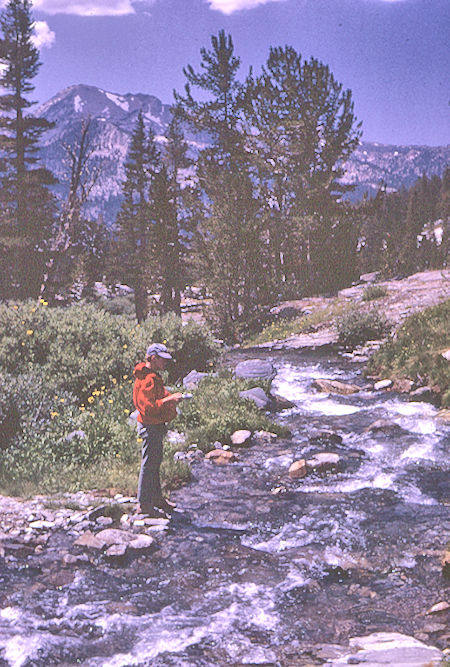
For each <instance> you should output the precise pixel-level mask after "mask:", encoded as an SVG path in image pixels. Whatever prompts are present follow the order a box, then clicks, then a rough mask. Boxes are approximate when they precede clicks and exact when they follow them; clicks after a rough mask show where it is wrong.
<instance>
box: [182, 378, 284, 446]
mask: <svg viewBox="0 0 450 667" xmlns="http://www.w3.org/2000/svg"><path fill="white" fill-rule="evenodd" d="M254 385H255V383H253V386H254ZM247 388H249V384H248V383H245V382H241V381H238V380H235V379H232V377H231V374H229V373H228V374H226V373H223V374H222V375H221V376H218V377H209V378H204V379H203V380H202V381H201V382H200V384H199V386H198V389H197V390H196V391H195V393H194V397H193V398H192V399H191V400H190V401H188V402H184V403H182V404H181V414H179V416H178V417H177V419H176V420H175V421H174V422H173V427H174V428H176V429H177V430H179V431H183V432H185V433H186V441H187V443H188V444H191V443H196V444H197V445H198V446H199V447H200V448H201V449H202V450H203V451H208V450H209V449H211V445H212V444H213V443H214V442H215V441H216V440H218V441H220V442H222V443H226V442H229V438H230V436H231V435H232V433H233V432H234V431H237V430H239V429H248V430H250V431H257V430H269V431H272V432H275V433H278V434H279V435H287V434H288V430H287V429H286V428H285V427H283V426H280V425H279V424H276V423H274V422H272V421H271V420H270V419H268V417H267V416H266V415H265V414H264V413H263V412H261V410H259V409H258V408H257V407H256V405H255V404H254V403H253V402H252V401H249V400H246V399H242V398H241V397H240V396H239V392H240V391H243V390H244V389H247Z"/></svg>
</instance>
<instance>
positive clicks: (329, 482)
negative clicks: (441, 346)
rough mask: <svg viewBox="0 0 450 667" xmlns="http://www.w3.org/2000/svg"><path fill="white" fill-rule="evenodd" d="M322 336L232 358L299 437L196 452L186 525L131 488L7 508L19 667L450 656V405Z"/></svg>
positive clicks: (11, 632)
mask: <svg viewBox="0 0 450 667" xmlns="http://www.w3.org/2000/svg"><path fill="white" fill-rule="evenodd" d="M428 292H429V293H430V290H428ZM419 300H420V299H419ZM318 334H320V332H316V333H313V334H312V338H311V337H310V338H309V339H308V341H307V344H305V345H300V341H298V340H297V341H296V342H295V344H292V341H291V342H289V341H287V342H284V344H283V343H282V342H281V341H280V342H277V343H275V344H274V345H272V346H271V348H270V349H264V348H263V349H261V348H258V349H253V350H246V351H242V350H235V351H233V352H232V353H230V355H229V357H228V364H229V365H230V366H232V367H234V368H236V370H237V372H238V373H240V372H244V373H249V374H253V375H255V374H256V375H257V376H258V377H260V376H263V377H266V378H270V379H271V380H272V387H271V396H265V395H263V394H264V392H262V390H260V391H258V392H257V393H256V394H254V395H253V397H252V396H248V398H250V399H251V400H254V401H255V402H257V404H258V405H259V407H260V409H262V410H267V409H270V410H272V411H275V413H276V418H277V419H278V420H279V421H280V422H281V423H283V424H284V425H286V426H287V427H288V428H289V429H290V432H291V436H290V437H288V438H276V437H275V436H274V435H273V434H270V433H266V432H257V433H251V432H245V431H244V432H238V433H236V434H234V436H233V437H232V438H231V439H230V442H228V443H215V445H216V448H215V451H213V452H212V453H211V454H210V455H208V456H207V457H204V456H203V455H202V453H201V452H200V451H199V450H196V449H195V448H192V449H190V450H189V451H188V452H187V453H185V452H180V453H178V456H179V457H180V458H185V459H186V460H188V461H189V463H190V465H191V468H192V475H193V478H192V481H191V483H190V484H188V485H187V486H185V487H184V488H182V489H179V490H178V491H177V492H176V493H175V494H174V497H175V500H176V501H177V504H178V506H177V509H176V511H174V513H173V514H172V516H171V517H170V519H164V518H161V519H149V518H148V517H145V516H141V515H137V514H136V511H135V507H136V499H135V498H131V497H124V496H123V495H122V494H120V493H117V490H115V489H100V490H93V491H89V492H84V493H82V492H80V493H76V494H63V495H60V496H57V497H56V496H53V497H43V496H38V497H34V498H32V499H30V500H22V499H15V498H7V497H0V666H1V665H5V666H8V667H10V666H13V667H44V666H45V667H46V666H47V665H60V666H61V667H64V666H69V665H85V666H88V667H94V666H97V665H102V666H110V667H128V666H131V665H136V666H141V667H144V666H149V665H152V666H155V667H159V666H164V667H166V666H171V665H173V666H175V665H176V666H177V667H178V666H183V667H185V666H186V667H187V666H191V665H192V666H199V667H213V666H214V667H215V666H217V665H233V666H235V667H238V666H239V665H265V666H269V665H273V666H281V667H284V666H286V667H295V666H299V667H300V666H303V667H306V666H309V667H312V666H313V665H331V666H332V667H333V666H335V667H337V666H338V665H349V664H364V665H365V666H366V667H375V666H376V665H386V666H391V667H425V666H428V667H429V666H430V665H440V664H444V663H443V661H444V660H445V659H446V658H445V656H446V655H447V656H448V648H449V646H450V631H449V620H450V604H449V603H450V593H449V586H448V584H449V575H450V572H449V568H450V554H449V552H448V545H449V540H450V511H449V507H450V488H449V483H448V479H449V472H450V462H449V456H448V452H449V445H450V425H449V422H448V411H447V412H446V411H439V410H437V409H436V408H435V407H434V406H433V405H432V404H430V403H427V402H426V401H424V400H423V395H422V396H420V395H416V396H409V395H407V394H399V393H398V392H397V388H396V387H394V386H392V385H389V384H386V383H384V384H376V383H375V382H374V381H372V382H369V381H368V380H367V379H366V378H365V377H364V375H363V372H362V371H363V364H362V362H361V357H362V356H363V355H362V354H359V355H358V354H357V355H353V356H352V357H349V356H343V355H342V354H340V353H338V352H337V351H336V350H334V349H333V347H332V346H331V347H330V346H329V345H322V344H323V343H329V342H330V341H325V340H323V339H322V340H321V341H319V342H318V340H317V335H318ZM304 342H305V341H304ZM313 348H316V349H313ZM239 368H240V370H239ZM243 368H244V371H242V369H243ZM261 392H262V394H261ZM410 399H414V400H410ZM258 401H259V403H258ZM173 437H174V438H176V437H177V436H176V435H175V434H173Z"/></svg>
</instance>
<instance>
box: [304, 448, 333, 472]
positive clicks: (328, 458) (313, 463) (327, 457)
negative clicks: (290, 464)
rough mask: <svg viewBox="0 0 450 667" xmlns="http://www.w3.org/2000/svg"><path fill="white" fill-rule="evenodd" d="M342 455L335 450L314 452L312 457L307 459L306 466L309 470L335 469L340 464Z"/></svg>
mask: <svg viewBox="0 0 450 667" xmlns="http://www.w3.org/2000/svg"><path fill="white" fill-rule="evenodd" d="M339 461H340V456H339V454H335V453H334V452H319V453H318V454H314V457H313V458H312V459H308V460H307V461H306V467H307V469H309V470H315V471H325V470H333V469H334V468H336V467H337V466H338V464H339Z"/></svg>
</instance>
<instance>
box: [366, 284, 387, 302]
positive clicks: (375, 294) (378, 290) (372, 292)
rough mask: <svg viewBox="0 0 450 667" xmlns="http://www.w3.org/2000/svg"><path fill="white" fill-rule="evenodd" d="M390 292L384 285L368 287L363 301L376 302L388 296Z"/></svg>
mask: <svg viewBox="0 0 450 667" xmlns="http://www.w3.org/2000/svg"><path fill="white" fill-rule="evenodd" d="M387 294H388V291H387V289H386V288H385V287H383V286H382V285H370V286H369V287H366V288H365V290H364V292H363V295H362V299H363V301H374V300H375V299H381V298H382V297H383V296H387Z"/></svg>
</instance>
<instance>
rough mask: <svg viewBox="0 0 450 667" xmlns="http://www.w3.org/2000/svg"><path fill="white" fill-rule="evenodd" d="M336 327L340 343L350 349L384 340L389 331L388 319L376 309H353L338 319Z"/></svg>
mask: <svg viewBox="0 0 450 667" xmlns="http://www.w3.org/2000/svg"><path fill="white" fill-rule="evenodd" d="M336 325H337V332H338V342H339V343H340V344H341V345H343V346H344V347H347V348H350V349H353V348H354V347H356V346H357V345H361V344H362V343H365V342H367V341H368V340H372V339H378V338H382V337H383V336H384V335H385V334H386V333H387V332H388V330H389V324H388V322H387V321H386V318H385V317H384V315H382V314H381V313H380V311H379V310H378V309H377V308H375V307H372V308H368V309H365V308H360V307H355V308H352V309H351V310H349V311H348V312H346V313H344V314H343V315H341V316H340V317H338V319H337V321H336Z"/></svg>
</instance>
